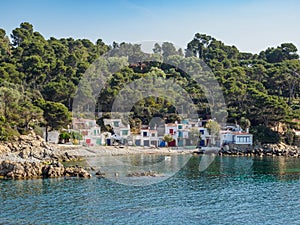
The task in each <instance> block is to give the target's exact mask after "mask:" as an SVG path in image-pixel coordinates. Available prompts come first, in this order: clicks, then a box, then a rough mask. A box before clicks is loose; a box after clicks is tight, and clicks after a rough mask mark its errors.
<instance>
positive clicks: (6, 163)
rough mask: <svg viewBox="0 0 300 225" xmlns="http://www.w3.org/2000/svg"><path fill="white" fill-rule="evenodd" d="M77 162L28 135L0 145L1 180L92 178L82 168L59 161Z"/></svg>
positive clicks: (33, 135)
mask: <svg viewBox="0 0 300 225" xmlns="http://www.w3.org/2000/svg"><path fill="white" fill-rule="evenodd" d="M78 159H79V158H78V157H77V156H74V155H70V154H69V153H68V152H66V151H61V150H60V149H58V148H57V147H56V146H55V145H51V144H48V143H46V142H45V140H44V139H43V138H41V137H40V136H38V135H36V134H34V133H30V134H29V135H21V136H20V137H15V138H14V139H13V140H12V141H10V142H5V143H1V144H0V177H3V178H12V179H23V178H25V179H27V178H39V177H43V178H47V177H62V176H66V177H83V178H89V177H91V175H90V174H89V173H88V172H87V171H86V170H84V169H83V168H81V167H65V166H64V165H63V164H62V163H60V161H70V160H78Z"/></svg>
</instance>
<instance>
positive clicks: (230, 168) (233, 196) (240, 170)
mask: <svg viewBox="0 0 300 225" xmlns="http://www.w3.org/2000/svg"><path fill="white" fill-rule="evenodd" d="M168 160H169V159H168ZM200 160H201V157H192V158H191V159H190V161H189V162H188V163H187V164H186V166H185V167H183V168H182V169H181V170H180V171H179V172H178V173H176V174H175V175H174V176H173V177H171V178H169V179H167V180H165V181H163V182H159V183H156V184H153V185H149V186H137V187H136V186H126V185H122V184H118V183H115V182H112V181H111V180H106V179H98V178H96V177H95V176H94V177H93V178H92V179H38V180H23V181H12V180H0V224H300V159H294V158H277V157H274V158H272V157H270V158H250V157H248V158H247V157H217V158H216V159H215V160H214V161H213V162H212V163H211V164H210V166H209V167H208V168H207V169H206V170H205V171H202V172H200V171H199V162H200ZM135 161H137V159H136V158H135ZM147 179H155V178H147Z"/></svg>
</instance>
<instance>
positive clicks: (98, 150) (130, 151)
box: [58, 145, 196, 157]
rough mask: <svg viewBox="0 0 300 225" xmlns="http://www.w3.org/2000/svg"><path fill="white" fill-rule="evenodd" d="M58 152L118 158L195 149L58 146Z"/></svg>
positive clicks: (175, 152)
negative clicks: (120, 156)
mask: <svg viewBox="0 0 300 225" xmlns="http://www.w3.org/2000/svg"><path fill="white" fill-rule="evenodd" d="M58 148H59V149H60V151H66V152H68V154H70V155H73V156H76V157H92V156H108V155H111V156H119V155H135V154H149V155H152V154H153V155H179V154H192V153H193V152H194V151H195V150H196V149H184V150H183V149H179V150H177V149H176V150H175V149H170V148H167V147H165V148H154V147H136V146H95V147H85V146H72V145H58Z"/></svg>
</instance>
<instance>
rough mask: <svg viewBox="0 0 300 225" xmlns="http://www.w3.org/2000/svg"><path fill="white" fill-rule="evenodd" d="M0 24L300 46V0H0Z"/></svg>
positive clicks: (76, 34)
mask: <svg viewBox="0 0 300 225" xmlns="http://www.w3.org/2000/svg"><path fill="white" fill-rule="evenodd" d="M0 8H1V9H2V10H1V13H0V28H3V29H4V30H6V32H7V34H11V31H12V30H13V29H15V28H16V27H19V25H20V23H21V22H25V21H26V22H29V23H31V24H33V27H34V30H36V31H38V32H40V33H41V34H42V35H43V36H44V37H45V38H47V39H48V38H50V37H56V38H63V37H64V38H68V37H73V38H75V39H77V38H87V39H90V40H91V41H93V42H95V41H96V40H97V39H99V38H101V39H102V40H103V41H104V42H105V43H106V44H112V42H113V41H116V42H123V41H124V42H132V43H136V42H143V41H161V42H163V41H170V42H172V43H174V44H175V45H177V46H179V47H182V48H185V47H186V44H187V43H188V42H189V41H191V40H192V39H193V36H194V34H195V33H202V34H208V35H211V36H213V37H215V38H216V39H218V40H221V41H222V42H224V43H225V44H227V45H235V46H236V47H237V48H238V49H239V50H241V51H245V52H252V53H259V52H260V51H262V50H265V49H266V48H267V47H276V46H278V45H280V44H281V43H284V42H292V43H294V44H295V45H296V46H297V48H298V49H300V26H299V22H300V13H299V10H300V1H299V0H285V1H280V0H247V1H246V0H227V1H225V0H224V1H221V0H207V1H202V0H185V1H184V0H181V1H179V0H173V1H172V0H107V1H105V0H98V1H96V0H26V1H24V0H13V1H8V0H1V1H0Z"/></svg>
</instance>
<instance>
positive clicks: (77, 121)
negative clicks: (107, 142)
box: [72, 118, 103, 146]
mask: <svg viewBox="0 0 300 225" xmlns="http://www.w3.org/2000/svg"><path fill="white" fill-rule="evenodd" d="M72 125H73V127H72V128H73V130H78V132H79V133H80V134H81V135H82V138H83V141H82V142H83V143H82V144H85V145H88V146H95V145H102V144H103V143H102V138H101V128H100V127H99V126H98V124H97V123H96V120H92V119H83V118H73V123H72Z"/></svg>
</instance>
